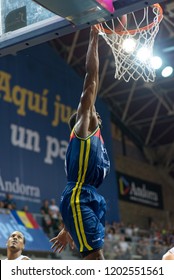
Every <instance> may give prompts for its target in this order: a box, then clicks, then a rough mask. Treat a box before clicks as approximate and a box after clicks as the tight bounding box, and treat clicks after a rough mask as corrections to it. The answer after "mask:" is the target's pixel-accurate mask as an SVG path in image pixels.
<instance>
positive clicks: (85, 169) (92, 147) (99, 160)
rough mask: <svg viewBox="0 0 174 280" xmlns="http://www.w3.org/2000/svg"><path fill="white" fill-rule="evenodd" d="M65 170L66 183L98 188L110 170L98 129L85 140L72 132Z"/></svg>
mask: <svg viewBox="0 0 174 280" xmlns="http://www.w3.org/2000/svg"><path fill="white" fill-rule="evenodd" d="M65 169H66V174H67V180H68V182H71V183H76V182H78V183H81V184H82V185H91V186H94V187H96V188H98V187H99V185H100V184H101V183H102V181H103V179H104V178H105V176H106V175H107V174H108V173H109V170H110V161H109V158H108V154H107V151H106V148H105V145H104V141H103V138H102V136H101V130H100V128H99V127H97V128H96V130H95V131H94V132H93V133H92V134H91V135H89V136H88V137H87V138H80V137H78V136H77V135H76V133H75V131H74V130H72V133H71V135H70V142H69V146H68V149H67V154H66V162H65Z"/></svg>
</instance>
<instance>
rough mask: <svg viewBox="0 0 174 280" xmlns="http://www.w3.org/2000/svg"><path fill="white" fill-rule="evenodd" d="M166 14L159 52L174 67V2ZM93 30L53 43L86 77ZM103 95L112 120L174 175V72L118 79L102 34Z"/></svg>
mask: <svg viewBox="0 0 174 280" xmlns="http://www.w3.org/2000/svg"><path fill="white" fill-rule="evenodd" d="M161 6H162V7H163V10H164V18H163V21H162V23H161V24H160V31H159V33H158V35H157V38H156V42H155V51H156V53H157V54H159V55H160V56H161V57H162V58H163V60H164V64H165V63H166V64H167V63H170V65H171V66H173V67H174V2H173V0H168V1H165V2H162V3H161ZM88 38H89V29H85V30H81V31H76V32H75V33H72V34H69V35H66V36H63V37H60V38H58V39H55V40H54V41H52V43H53V45H54V47H55V48H56V49H57V51H58V53H59V54H60V55H61V56H62V57H63V58H64V59H65V60H66V61H67V63H68V64H69V65H71V67H72V68H74V70H75V71H76V72H77V73H78V74H79V75H80V76H82V77H84V75H85V58H86V50H87V46H88ZM99 56H100V86H99V96H100V98H102V100H104V102H106V103H107V105H108V107H109V110H110V112H111V116H112V121H113V122H114V123H115V124H116V125H117V126H119V128H120V129H121V130H122V131H123V132H124V133H125V134H126V135H127V136H128V137H129V138H131V140H132V141H133V142H134V143H135V144H136V145H137V146H138V147H139V148H140V149H141V150H142V151H143V152H144V154H145V155H146V157H147V159H148V160H149V161H150V162H151V163H152V164H159V165H162V166H164V167H165V168H167V169H168V171H169V173H170V174H171V175H172V176H174V87H173V85H174V74H173V75H172V76H170V77H168V78H163V77H162V76H161V69H160V70H158V71H157V73H156V74H157V75H156V80H155V82H154V83H151V82H150V83H146V82H144V81H143V80H142V79H139V80H138V81H136V82H135V81H130V82H128V83H126V82H125V81H123V80H115V79H114V63H113V61H114V59H113V55H112V53H111V49H110V48H109V47H108V46H107V44H106V43H105V42H104V40H103V39H102V38H101V37H100V40H99Z"/></svg>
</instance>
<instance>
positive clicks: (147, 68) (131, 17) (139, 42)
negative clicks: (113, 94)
mask: <svg viewBox="0 0 174 280" xmlns="http://www.w3.org/2000/svg"><path fill="white" fill-rule="evenodd" d="M150 18H152V19H150ZM162 18H163V10H162V8H161V6H160V5H159V4H154V5H152V6H150V7H146V8H144V9H143V10H142V11H141V14H140V11H138V12H132V13H130V14H128V15H127V20H126V21H125V15H124V17H121V18H118V17H117V18H115V19H112V20H111V21H110V22H104V23H100V24H97V25H95V27H96V28H97V29H98V30H99V34H100V35H101V36H102V37H103V38H104V40H105V41H106V42H107V44H108V45H109V46H110V47H111V49H112V53H113V55H114V60H115V66H116V69H115V78H117V79H119V80H120V79H121V78H123V79H124V80H125V81H126V82H129V80H130V79H131V78H132V79H134V80H138V79H139V78H140V77H141V78H143V79H144V81H145V82H150V81H151V82H154V80H155V77H156V74H155V69H154V68H153V65H152V62H151V61H152V57H153V46H154V41H155V38H156V35H157V33H158V31H159V24H160V22H161V20H162ZM127 25H129V26H130V29H128V27H127ZM146 52H147V53H146Z"/></svg>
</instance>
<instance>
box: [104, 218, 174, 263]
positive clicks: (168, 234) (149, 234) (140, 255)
mask: <svg viewBox="0 0 174 280" xmlns="http://www.w3.org/2000/svg"><path fill="white" fill-rule="evenodd" d="M173 246H174V229H169V230H166V229H164V228H160V226H159V225H158V224H157V223H155V222H153V223H151V225H150V226H149V228H148V229H142V228H139V227H138V226H137V225H133V224H128V225H125V224H124V223H123V222H121V223H113V224H112V225H110V224H107V226H106V238H105V247H104V250H105V255H106V258H108V259H120V260H123V259H126V260H129V259H141V260H148V259H154V260H160V259H161V258H162V255H163V254H164V253H165V252H166V250H167V249H168V248H171V247H173Z"/></svg>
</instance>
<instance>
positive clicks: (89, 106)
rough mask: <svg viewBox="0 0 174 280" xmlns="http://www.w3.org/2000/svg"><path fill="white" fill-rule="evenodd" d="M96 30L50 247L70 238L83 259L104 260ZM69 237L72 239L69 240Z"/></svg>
mask: <svg viewBox="0 0 174 280" xmlns="http://www.w3.org/2000/svg"><path fill="white" fill-rule="evenodd" d="M98 73H99V58H98V31H97V30H96V29H95V27H91V31H90V39H89V46H88V50H87V55H86V76H85V80H84V85H83V92H82V95H81V98H80V102H79V105H78V109H77V112H76V113H75V114H74V115H72V116H71V118H70V121H69V125H70V129H71V135H70V142H69V146H68V149H67V154H66V173H67V180H68V183H67V186H66V188H65V190H64V192H63V194H62V197H61V204H60V210H61V214H62V217H63V222H64V225H65V227H64V228H63V229H62V231H61V232H60V233H59V234H58V235H57V236H56V237H54V238H52V239H51V242H53V245H52V248H53V249H54V250H55V251H59V252H61V251H62V250H63V249H64V248H65V246H66V244H67V243H71V245H72V239H73V241H74V243H75V245H76V247H77V248H78V250H79V252H80V253H81V255H82V258H83V259H91V260H92V259H94V260H95V259H96V260H99V259H104V256H103V251H102V247H103V243H104V233H105V212H106V203H105V200H104V198H103V197H102V196H101V195H100V194H99V193H98V192H97V188H98V187H99V186H100V184H101V183H102V181H103V179H104V178H105V176H106V175H107V174H108V172H109V169H110V161H109V158H108V155H107V151H106V148H105V146H104V142H103V139H102V136H101V118H100V116H99V114H98V113H97V112H96V110H95V106H94V105H95V101H96V97H97V90H98V82H99V74H98ZM71 237H72V238H71Z"/></svg>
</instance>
